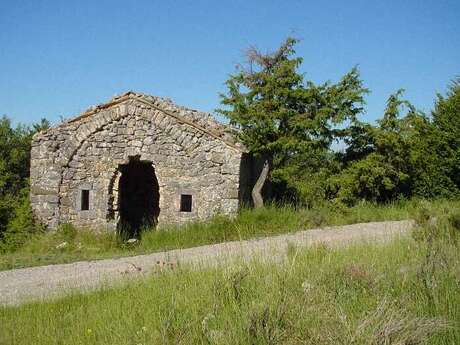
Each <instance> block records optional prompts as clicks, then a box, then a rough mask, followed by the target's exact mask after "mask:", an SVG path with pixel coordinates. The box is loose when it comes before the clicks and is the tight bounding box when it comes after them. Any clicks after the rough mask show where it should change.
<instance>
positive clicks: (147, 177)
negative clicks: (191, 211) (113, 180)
mask: <svg viewBox="0 0 460 345" xmlns="http://www.w3.org/2000/svg"><path fill="white" fill-rule="evenodd" d="M119 170H120V172H121V176H120V180H119V183H118V203H119V212H120V213H119V214H120V222H119V224H118V230H119V232H120V234H122V236H123V237H130V238H132V237H139V234H140V231H141V230H142V228H144V227H153V226H155V225H156V224H157V221H158V216H159V214H160V205H159V201H160V193H159V186H158V180H157V178H156V175H155V169H154V168H153V166H152V163H151V162H143V161H140V160H139V158H138V157H136V158H131V159H130V161H129V163H128V164H123V165H120V168H119Z"/></svg>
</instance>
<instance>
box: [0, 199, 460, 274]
mask: <svg viewBox="0 0 460 345" xmlns="http://www.w3.org/2000/svg"><path fill="white" fill-rule="evenodd" d="M422 204H424V202H421V201H417V200H411V201H399V202H395V203H391V204H387V205H374V204H369V203H363V204H360V205H358V206H355V207H353V208H343V207H334V206H331V205H329V206H327V207H326V206H325V207H323V208H317V209H300V210H299V209H297V210H296V209H294V208H291V207H287V206H284V207H276V206H268V207H266V208H264V209H258V210H249V209H243V210H241V212H240V213H239V214H238V215H237V216H236V217H235V218H233V219H231V218H226V217H215V218H213V219H212V220H210V221H208V222H196V223H191V224H188V225H184V226H175V227H174V226H171V227H167V228H163V229H160V230H152V231H144V233H143V235H142V238H141V240H140V241H139V243H137V244H135V245H129V244H127V243H126V242H123V241H121V240H120V239H119V238H118V237H117V236H116V234H113V233H107V232H103V231H101V232H99V233H96V232H94V231H89V230H84V229H81V230H79V231H76V230H75V229H73V228H72V227H69V226H63V227H62V228H61V230H60V231H57V232H51V233H46V234H39V235H36V236H33V237H32V238H31V239H30V240H29V241H28V242H27V243H26V244H25V245H24V246H23V247H21V248H19V249H18V250H16V251H14V252H9V253H4V254H1V255H0V270H7V269H13V268H21V267H28V266H38V265H46V264H54V263H68V262H74V261H79V260H91V259H102V258H108V257H119V256H129V255H136V254H145V253H152V252H157V251H163V250H170V249H177V248H187V247H194V246H200V245H205V244H211V243H219V242H225V241H232V240H242V239H249V238H254V237H261V236H272V235H277V234H283V233H289V232H295V231H299V230H304V229H309V228H315V227H320V226H326V225H343V224H352V223H359V222H369V221H383V220H400V219H408V218H411V217H412V216H413V214H414V213H415V212H416V211H417V210H418V209H419V208H420V205H422ZM431 204H432V207H434V208H435V209H438V210H440V209H448V208H459V207H460V201H443V200H439V201H434V202H432V203H431ZM63 242H66V244H67V245H66V246H64V247H63V248H61V247H59V245H60V244H61V243H63Z"/></svg>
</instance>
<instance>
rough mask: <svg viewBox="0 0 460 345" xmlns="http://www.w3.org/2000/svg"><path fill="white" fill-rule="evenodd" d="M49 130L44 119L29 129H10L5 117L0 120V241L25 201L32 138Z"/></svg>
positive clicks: (20, 127) (47, 123) (9, 123)
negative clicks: (38, 132) (37, 133)
mask: <svg viewBox="0 0 460 345" xmlns="http://www.w3.org/2000/svg"><path fill="white" fill-rule="evenodd" d="M48 127H49V122H48V121H46V120H44V119H43V120H41V122H39V123H37V124H34V125H32V126H25V125H21V124H20V125H18V126H16V127H13V126H12V125H11V121H10V120H9V119H8V118H7V117H6V116H3V117H2V118H0V240H1V239H2V238H3V237H4V235H5V232H6V231H7V228H8V224H9V223H10V222H11V221H12V220H13V219H14V218H15V217H16V216H18V215H19V213H18V212H17V211H16V210H17V209H20V208H21V207H22V206H23V205H24V204H25V203H26V201H25V199H27V198H28V186H29V171H30V149H31V140H32V136H33V135H34V133H36V132H37V131H40V130H42V129H46V128H48ZM23 214H26V213H25V212H22V213H21V216H22V215H23ZM17 223H18V222H17Z"/></svg>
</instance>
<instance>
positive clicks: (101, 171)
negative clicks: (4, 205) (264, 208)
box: [30, 92, 249, 230]
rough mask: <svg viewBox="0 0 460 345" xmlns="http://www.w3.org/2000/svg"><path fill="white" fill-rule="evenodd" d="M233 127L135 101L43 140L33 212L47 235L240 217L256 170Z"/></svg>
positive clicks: (159, 102)
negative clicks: (67, 227)
mask: <svg viewBox="0 0 460 345" xmlns="http://www.w3.org/2000/svg"><path fill="white" fill-rule="evenodd" d="M244 161H245V153H244V149H243V147H242V146H241V145H239V144H238V143H237V141H236V140H235V139H234V137H233V136H232V135H231V133H230V131H229V129H228V128H227V126H225V125H222V124H219V123H218V122H217V121H216V120H214V118H213V117H212V116H210V115H209V114H205V113H202V112H198V111H195V110H190V109H187V108H184V107H180V106H177V105H175V104H173V103H172V102H171V101H170V100H168V99H164V98H159V97H154V96H148V95H144V94H139V93H133V92H128V93H126V94H124V95H121V96H117V97H115V98H113V99H112V100H110V101H109V102H108V103H106V104H102V105H99V106H97V107H93V108H90V109H89V110H88V111H86V112H85V113H83V114H82V115H80V116H78V117H76V118H74V119H71V120H69V121H66V122H64V123H62V124H61V125H59V126H57V127H54V128H51V129H49V130H47V131H44V132H40V133H38V134H36V135H35V136H34V138H33V142H32V154H31V172H30V176H31V193H30V199H31V205H32V209H33V211H34V214H35V216H36V217H37V219H38V220H40V221H41V222H42V223H44V224H45V225H47V226H48V227H49V228H56V227H57V226H58V225H59V224H63V223H72V224H74V225H76V226H78V227H91V228H94V229H102V230H104V229H109V230H110V229H116V228H117V226H120V224H128V225H129V226H132V227H139V226H140V225H141V224H140V223H141V222H144V221H146V220H148V221H149V222H152V221H153V222H154V223H155V224H158V225H163V224H170V223H182V222H187V221H190V220H203V219H207V218H209V217H211V216H213V215H215V214H217V213H222V214H233V213H235V212H236V211H237V209H238V207H239V204H240V202H241V201H242V198H243V194H245V193H246V192H245V189H247V187H246V185H247V184H248V183H249V182H248V181H249V172H248V171H249V170H248V169H247V167H245V166H244V164H245V163H244Z"/></svg>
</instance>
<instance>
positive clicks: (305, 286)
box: [302, 280, 313, 293]
mask: <svg viewBox="0 0 460 345" xmlns="http://www.w3.org/2000/svg"><path fill="white" fill-rule="evenodd" d="M302 289H303V291H304V292H305V293H308V292H310V291H311V289H313V285H312V284H311V283H310V282H308V280H305V281H304V282H303V283H302Z"/></svg>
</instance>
